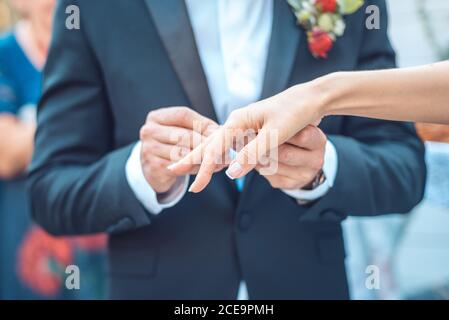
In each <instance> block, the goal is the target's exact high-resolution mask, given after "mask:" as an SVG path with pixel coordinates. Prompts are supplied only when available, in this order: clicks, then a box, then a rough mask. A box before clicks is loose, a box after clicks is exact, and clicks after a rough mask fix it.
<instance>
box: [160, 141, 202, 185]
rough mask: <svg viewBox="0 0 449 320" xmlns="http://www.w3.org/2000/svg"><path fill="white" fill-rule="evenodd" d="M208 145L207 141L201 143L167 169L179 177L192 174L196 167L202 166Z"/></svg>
mask: <svg viewBox="0 0 449 320" xmlns="http://www.w3.org/2000/svg"><path fill="white" fill-rule="evenodd" d="M206 145H207V142H206V141H205V142H203V143H201V144H200V145H199V146H197V147H196V148H195V149H193V150H192V151H191V152H190V153H189V154H187V155H186V156H185V157H184V158H182V159H181V160H179V161H178V162H176V163H174V164H172V165H170V166H168V167H167V169H168V170H170V171H171V172H173V173H174V174H176V175H178V176H181V175H186V174H189V173H191V172H192V171H193V169H194V168H195V167H197V166H198V165H200V164H201V159H202V157H203V152H204V149H205V147H206Z"/></svg>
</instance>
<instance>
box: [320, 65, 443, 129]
mask: <svg viewBox="0 0 449 320" xmlns="http://www.w3.org/2000/svg"><path fill="white" fill-rule="evenodd" d="M318 81H319V85H320V87H321V91H322V92H323V95H324V100H325V102H324V104H323V110H322V113H323V115H354V116H364V117H371V118H382V119H388V120H400V121H414V122H433V123H448V124H449V62H441V63H437V64H432V65H427V66H422V67H416V68H407V69H393V70H381V71H362V72H339V73H335V74H331V75H329V76H325V77H323V78H321V79H319V80H318Z"/></svg>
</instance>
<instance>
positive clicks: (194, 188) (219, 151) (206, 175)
mask: <svg viewBox="0 0 449 320" xmlns="http://www.w3.org/2000/svg"><path fill="white" fill-rule="evenodd" d="M233 141H234V131H233V130H231V129H229V128H226V127H223V128H221V129H220V131H218V132H217V133H215V134H214V137H213V139H211V140H210V141H209V143H208V144H207V145H206V146H205V147H204V149H203V161H202V163H201V166H200V169H199V171H198V174H197V175H196V177H195V181H193V183H192V185H191V186H190V189H189V191H190V192H194V193H198V192H201V191H202V190H204V188H206V187H207V185H208V184H209V182H210V180H211V179H212V175H213V174H214V173H215V172H216V171H217V170H218V169H219V168H223V167H224V165H226V158H227V153H228V152H229V150H230V149H231V148H232V145H233Z"/></svg>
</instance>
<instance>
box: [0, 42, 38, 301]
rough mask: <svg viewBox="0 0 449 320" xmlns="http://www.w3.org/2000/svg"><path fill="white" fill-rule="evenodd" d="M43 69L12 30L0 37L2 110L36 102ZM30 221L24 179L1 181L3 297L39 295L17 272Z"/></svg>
mask: <svg viewBox="0 0 449 320" xmlns="http://www.w3.org/2000/svg"><path fill="white" fill-rule="evenodd" d="M40 92H41V73H40V71H38V70H37V69H36V68H35V67H34V66H33V65H32V64H31V62H30V61H29V60H28V58H27V57H26V55H25V53H24V52H23V50H22V49H21V47H20V46H19V44H18V43H17V40H16V37H15V36H14V34H13V33H8V34H6V35H5V36H3V37H2V38H0V113H4V112H7V113H12V114H14V115H17V113H18V112H19V110H20V108H21V107H23V106H31V105H36V104H37V102H38V99H39V96H40ZM30 225H31V222H30V217H29V208H28V200H27V196H26V192H25V179H24V177H19V178H16V179H14V180H10V181H0V230H1V231H0V246H1V247H0V264H1V269H0V298H2V299H16V298H20V299H34V298H39V297H38V296H37V295H34V294H33V293H32V292H31V291H30V290H29V289H28V288H26V287H25V286H24V285H23V284H22V283H21V282H20V281H19V279H18V276H17V263H15V262H16V261H17V252H18V249H19V246H20V244H21V242H22V240H23V237H24V235H25V234H26V232H27V230H28V229H29V227H30Z"/></svg>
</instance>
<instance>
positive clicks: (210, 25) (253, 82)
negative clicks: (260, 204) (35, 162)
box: [126, 0, 338, 299]
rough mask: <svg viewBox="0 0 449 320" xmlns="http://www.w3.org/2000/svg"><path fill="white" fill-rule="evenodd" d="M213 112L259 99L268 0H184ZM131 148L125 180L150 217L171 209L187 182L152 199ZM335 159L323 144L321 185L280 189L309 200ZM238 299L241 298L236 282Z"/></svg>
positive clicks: (320, 191)
mask: <svg viewBox="0 0 449 320" xmlns="http://www.w3.org/2000/svg"><path fill="white" fill-rule="evenodd" d="M185 1H186V5H187V9H188V12H189V16H190V20H191V23H192V28H193V32H194V35H195V39H196V42H197V47H198V51H199V55H200V59H201V63H202V65H203V68H204V72H205V75H206V79H207V83H208V86H209V90H210V94H211V96H212V101H213V104H214V108H215V112H216V114H217V117H218V120H219V121H220V123H224V122H225V121H226V119H227V117H228V116H229V114H230V113H231V112H232V111H233V110H235V109H237V108H241V107H244V106H246V105H248V104H250V103H253V102H256V101H258V100H260V98H261V94H262V87H263V81H264V75H265V67H266V63H267V56H268V48H269V44H270V38H271V29H272V24H273V0H208V1H204V0H185ZM140 149H141V144H140V143H137V144H136V146H135V147H134V149H133V151H132V153H131V156H130V158H129V160H128V162H127V164H126V177H127V181H128V183H129V185H130V187H131V189H132V190H133V192H134V193H135V195H136V197H137V199H139V201H140V202H141V203H142V205H143V206H144V207H145V208H146V209H147V210H148V211H149V212H151V213H152V214H159V213H160V212H161V211H162V210H163V209H166V208H169V207H172V206H174V205H176V204H177V203H178V202H179V201H180V200H181V199H182V198H183V196H184V195H185V193H186V191H187V185H188V177H184V178H182V179H179V180H178V183H176V185H175V186H174V187H173V188H172V189H171V190H170V191H169V192H168V193H167V194H165V195H164V197H160V196H159V197H158V195H156V193H155V192H154V190H153V189H152V188H151V186H150V185H149V184H148V183H147V181H146V180H145V177H144V175H143V172H142V167H141V163H140ZM337 167H338V158H337V153H336V150H335V147H334V146H333V145H332V143H331V142H328V143H327V145H326V152H325V159H324V167H323V171H324V173H325V175H326V178H327V180H326V182H325V183H324V184H323V185H321V186H320V187H318V188H317V189H315V190H311V191H305V190H283V191H284V192H285V193H286V194H288V195H289V196H291V197H293V198H295V199H297V200H301V201H311V200H316V199H319V198H320V197H322V196H324V195H325V194H326V193H327V192H328V190H329V189H330V188H331V187H332V185H333V183H334V180H335V176H336V173H337ZM238 298H239V299H246V298H247V292H246V288H245V286H244V283H242V287H241V289H240V292H239V297H238Z"/></svg>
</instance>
